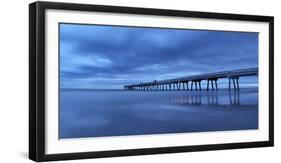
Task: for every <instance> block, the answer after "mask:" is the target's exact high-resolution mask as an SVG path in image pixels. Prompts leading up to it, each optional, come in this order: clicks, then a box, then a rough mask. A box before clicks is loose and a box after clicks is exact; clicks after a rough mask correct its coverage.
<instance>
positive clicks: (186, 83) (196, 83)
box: [124, 67, 258, 91]
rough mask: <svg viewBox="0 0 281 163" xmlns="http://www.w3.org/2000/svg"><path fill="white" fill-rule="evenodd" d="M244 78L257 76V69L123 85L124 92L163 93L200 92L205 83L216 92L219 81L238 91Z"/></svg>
mask: <svg viewBox="0 0 281 163" xmlns="http://www.w3.org/2000/svg"><path fill="white" fill-rule="evenodd" d="M244 76H258V68H257V67H254V68H247V69H238V70H229V71H220V72H214V73H206V74H198V75H191V76H185V77H180V78H174V79H166V80H159V81H157V80H154V81H152V82H145V83H137V84H131V85H125V86H124V89H126V90H163V91H168V90H170V91H176V90H178V91H192V90H195V91H201V90H202V87H201V82H202V81H204V80H205V81H207V87H206V90H207V91H209V90H212V91H214V90H218V83H217V81H218V80H219V79H223V78H226V79H228V80H229V82H228V89H229V90H230V89H233V90H235V91H239V89H240V86H239V78H240V77H244Z"/></svg>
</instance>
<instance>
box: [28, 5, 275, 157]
mask: <svg viewBox="0 0 281 163" xmlns="http://www.w3.org/2000/svg"><path fill="white" fill-rule="evenodd" d="M273 24H274V18H273V17H271V16H259V15H239V14H226V13H212V12H195V11H180V10H166V9H154V8H134V7H123V6H103V5H88V4H73V3H56V2H34V3H32V4H30V6H29V158H30V159H31V160H34V161H56V160H71V159H86V158H101V157H116V156H132V155H147V154H162V153H178V152H192V151H207V150H222V149H237V148H251V147H269V146H273V144H274V120H273V118H274V115H273V103H274V102H273V95H274V92H273V91H274V89H273V87H274V85H273V84H274V83H273V74H274V72H273V63H274V61H273V52H274V47H273V43H274V39H273V31H274V29H273V27H274V25H273Z"/></svg>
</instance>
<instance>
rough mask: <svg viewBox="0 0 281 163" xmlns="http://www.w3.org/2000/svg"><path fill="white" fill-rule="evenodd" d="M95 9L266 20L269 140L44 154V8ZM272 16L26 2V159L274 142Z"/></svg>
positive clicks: (46, 159) (142, 152) (152, 152)
mask: <svg viewBox="0 0 281 163" xmlns="http://www.w3.org/2000/svg"><path fill="white" fill-rule="evenodd" d="M47 9H58V10H69V11H95V12H109V13H123V14H141V15H160V16H174V17H192V18H207V19H222V20H241V21H255V22H268V23H269V43H268V44H269V56H268V57H269V86H268V91H269V97H268V98H269V106H268V109H269V140H268V141H261V142H246V143H229V144H213V145H195V146H173V147H155V148H149V149H130V150H112V151H98V152H91V151H88V152H83V153H63V154H60V153H58V154H46V153H45V143H46V142H45V140H46V137H45V104H46V102H45V89H46V87H45V38H46V36H45V11H46V10H47ZM273 37H274V18H273V17H271V16H256V15H238V14H222V13H210V12H194V11H179V10H166V9H152V8H134V7H120V6H118V7H117V6H102V5H88V4H72V3H55V2H34V3H32V4H30V5H29V158H30V159H31V160H34V161H55V160H70V159H86V158H101V157H116V156H132V155H147V154H161V153H177V152H190V151H207V150H222V149H236V148H252V147H269V146H273V144H274V115H273V104H274V92H273V91H274V82H273V81H274V77H273V75H274V69H273V67H274V65H273V63H274V61H273V54H274V39H273Z"/></svg>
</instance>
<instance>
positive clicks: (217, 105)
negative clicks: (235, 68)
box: [59, 89, 258, 138]
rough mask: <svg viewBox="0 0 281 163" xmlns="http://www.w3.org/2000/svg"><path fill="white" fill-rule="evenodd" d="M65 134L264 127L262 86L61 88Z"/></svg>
mask: <svg viewBox="0 0 281 163" xmlns="http://www.w3.org/2000/svg"><path fill="white" fill-rule="evenodd" d="M59 127H60V131H59V134H60V135H59V137H60V138H80V137H100V136H121V135H122V136H123V135H144V134H162V133H184V132H203V131H223V130H246V129H257V128H258V89H241V90H240V91H239V92H234V91H232V92H229V91H228V90H222V89H221V90H219V91H210V92H207V91H201V92H199V91H197V92H196V91H188V92H187V91H125V90H120V91H116V90H112V91H109V90H107V91H101V90H61V93H60V126H59Z"/></svg>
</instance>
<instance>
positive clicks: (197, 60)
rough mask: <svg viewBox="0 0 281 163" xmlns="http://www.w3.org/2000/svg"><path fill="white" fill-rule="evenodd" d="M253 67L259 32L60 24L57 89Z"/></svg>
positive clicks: (109, 85) (110, 85)
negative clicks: (58, 86)
mask: <svg viewBox="0 0 281 163" xmlns="http://www.w3.org/2000/svg"><path fill="white" fill-rule="evenodd" d="M257 66H258V33H246V32H221V31H220V32H218V31H202V30H201V31H200V30H178V29H160V28H136V27H118V26H97V25H77V24H60V82H61V83H60V84H61V88H85V89H122V88H123V86H124V85H127V84H133V83H140V82H149V81H153V80H161V79H170V78H176V77H183V76H188V75H194V74H200V73H208V72H216V71H223V70H232V69H240V68H250V67H257ZM245 81H246V83H248V84H255V83H256V80H255V79H252V78H249V79H247V80H245Z"/></svg>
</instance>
